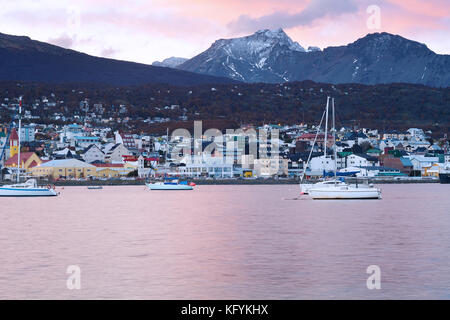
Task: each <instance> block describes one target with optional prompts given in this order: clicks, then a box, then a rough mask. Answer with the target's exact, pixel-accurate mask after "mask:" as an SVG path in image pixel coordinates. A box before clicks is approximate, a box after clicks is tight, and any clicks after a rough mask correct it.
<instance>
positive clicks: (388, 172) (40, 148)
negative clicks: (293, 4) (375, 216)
mask: <svg viewBox="0 0 450 320" xmlns="http://www.w3.org/2000/svg"><path fill="white" fill-rule="evenodd" d="M40 103H44V104H45V105H48V104H49V103H50V104H51V103H54V102H52V101H51V100H49V99H47V98H46V97H43V98H42V99H41V101H40ZM2 107H3V108H9V110H10V111H11V113H17V103H16V101H15V100H14V99H12V101H10V100H9V99H4V100H3V103H2ZM121 108H123V109H126V107H125V106H122V107H121ZM80 109H81V110H83V111H85V115H84V116H81V115H80V116H77V118H76V119H75V118H72V119H70V120H73V121H75V122H74V123H71V124H58V125H57V124H43V123H39V117H38V116H32V115H31V113H30V112H29V111H27V110H25V112H24V115H23V117H24V119H27V120H28V123H27V124H25V125H23V126H22V127H21V131H20V133H19V132H17V129H16V126H15V122H12V123H9V124H8V123H5V124H3V125H1V126H0V152H1V155H0V165H1V168H2V170H1V179H2V180H13V179H14V177H15V176H16V175H17V172H18V170H17V168H18V162H19V159H18V149H19V134H20V148H21V156H20V175H21V176H22V177H32V178H38V179H45V180H49V181H59V180H118V179H122V180H136V179H141V180H143V179H149V178H158V177H161V176H168V175H169V176H170V175H171V176H180V177H185V178H192V179H217V180H219V179H268V178H271V179H299V177H301V176H302V175H305V177H306V178H308V179H315V178H318V177H321V176H323V174H324V173H325V172H327V171H332V170H333V169H334V161H332V158H333V157H334V150H332V146H333V145H335V146H336V156H337V161H336V162H337V170H338V171H339V172H341V173H347V175H349V176H355V177H371V178H383V179H388V178H391V179H407V178H412V177H414V178H415V179H418V178H420V179H437V177H438V175H439V172H441V171H443V170H446V169H447V168H448V167H449V166H450V153H449V141H448V137H447V136H446V135H444V136H443V137H442V138H439V139H432V138H431V134H432V132H430V131H424V130H423V129H420V128H410V129H408V130H406V131H396V130H386V131H380V130H377V129H370V128H359V127H358V126H354V127H341V128H337V129H336V137H335V140H336V143H335V144H334V140H333V139H334V137H333V136H332V135H331V133H330V132H329V133H328V134H327V136H325V134H324V132H323V131H322V130H319V131H318V130H317V128H316V127H315V125H314V124H296V125H282V124H264V125H261V126H255V125H251V124H246V125H242V126H241V128H240V129H234V130H227V131H226V133H223V134H222V132H220V134H219V135H215V136H214V137H211V136H209V135H208V134H207V131H202V132H201V133H200V134H199V135H197V136H194V137H190V136H189V137H188V138H187V139H186V137H180V136H178V135H177V133H176V132H177V130H175V131H173V132H169V130H167V132H166V134H163V135H158V134H146V133H144V132H142V131H141V132H132V131H129V132H124V131H122V130H117V131H113V130H112V129H111V127H110V126H108V123H105V122H104V121H102V114H103V109H104V107H103V106H101V105H99V104H94V105H93V106H92V107H89V103H88V101H87V100H82V101H80ZM119 113H120V109H119ZM58 116H61V117H63V115H62V114H61V115H55V117H58ZM55 119H56V118H55ZM94 120H95V121H94ZM169 120H170V119H169ZM160 121H161V119H160V118H155V119H148V124H147V125H148V126H149V127H151V126H152V124H153V123H155V122H160ZM186 121H187V120H186ZM206 129H210V128H205V129H204V130H206ZM249 132H255V133H259V135H258V136H255V137H252V136H251V135H249ZM261 133H265V135H266V136H269V137H270V138H268V139H267V137H265V138H264V136H261ZM180 146H182V148H180ZM186 150H187V151H186ZM251 150H256V152H251ZM262 151H264V152H262Z"/></svg>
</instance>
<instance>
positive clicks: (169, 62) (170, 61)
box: [152, 57, 189, 68]
mask: <svg viewBox="0 0 450 320" xmlns="http://www.w3.org/2000/svg"><path fill="white" fill-rule="evenodd" d="M187 60H189V59H186V58H179V57H170V58H167V59H164V60H163V61H155V62H153V63H152V66H156V67H167V68H176V67H177V66H179V65H180V64H182V63H184V62H186V61H187Z"/></svg>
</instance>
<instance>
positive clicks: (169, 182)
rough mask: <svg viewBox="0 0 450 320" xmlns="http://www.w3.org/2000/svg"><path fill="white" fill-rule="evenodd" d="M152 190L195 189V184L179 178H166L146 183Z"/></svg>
mask: <svg viewBox="0 0 450 320" xmlns="http://www.w3.org/2000/svg"><path fill="white" fill-rule="evenodd" d="M145 185H146V186H147V187H148V188H149V189H150V190H193V189H194V186H195V184H194V183H189V182H187V181H180V180H179V179H178V178H165V179H164V181H162V182H154V183H146V184H145Z"/></svg>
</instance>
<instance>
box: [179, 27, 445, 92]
mask: <svg viewBox="0 0 450 320" xmlns="http://www.w3.org/2000/svg"><path fill="white" fill-rule="evenodd" d="M179 68H180V69H182V70H187V71H193V72H199V73H203V74H209V75H215V76H225V77H230V78H232V79H236V80H241V81H245V82H272V83H276V82H285V81H299V80H313V81H319V82H326V83H334V84H337V83H362V84H379V83H392V82H406V83H417V84H424V85H429V86H434V87H447V86H449V85H450V55H439V54H436V53H434V52H433V51H431V50H429V49H428V48H427V47H426V45H424V44H421V43H418V42H415V41H411V40H408V39H405V38H403V37H400V36H398V35H392V34H389V33H384V32H383V33H373V34H368V35H367V36H365V37H363V38H361V39H359V40H357V41H355V42H353V43H351V44H349V45H346V46H339V47H328V48H326V49H324V50H323V51H320V50H318V48H314V47H310V48H308V50H307V51H306V50H304V49H303V48H302V47H301V46H300V45H299V44H298V43H296V42H293V41H292V40H291V39H290V38H289V37H288V36H287V35H286V34H285V33H284V31H283V30H281V29H279V30H276V31H270V30H261V31H258V32H256V33H255V34H253V35H250V36H247V37H242V38H235V39H222V40H217V41H216V42H214V44H213V45H212V46H211V47H210V48H209V49H208V50H206V51H204V52H203V53H201V54H199V55H197V56H196V57H194V58H192V59H190V60H188V61H186V62H185V63H183V64H182V65H180V66H179Z"/></svg>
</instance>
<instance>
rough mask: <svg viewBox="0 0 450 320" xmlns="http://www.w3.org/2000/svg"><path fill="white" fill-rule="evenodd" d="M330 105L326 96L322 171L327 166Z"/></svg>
mask: <svg viewBox="0 0 450 320" xmlns="http://www.w3.org/2000/svg"><path fill="white" fill-rule="evenodd" d="M329 105H330V97H327V107H326V109H325V136H324V139H323V149H324V152H323V157H324V159H323V171H324V173H326V170H327V167H326V161H327V142H328V141H327V140H328V108H329Z"/></svg>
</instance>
